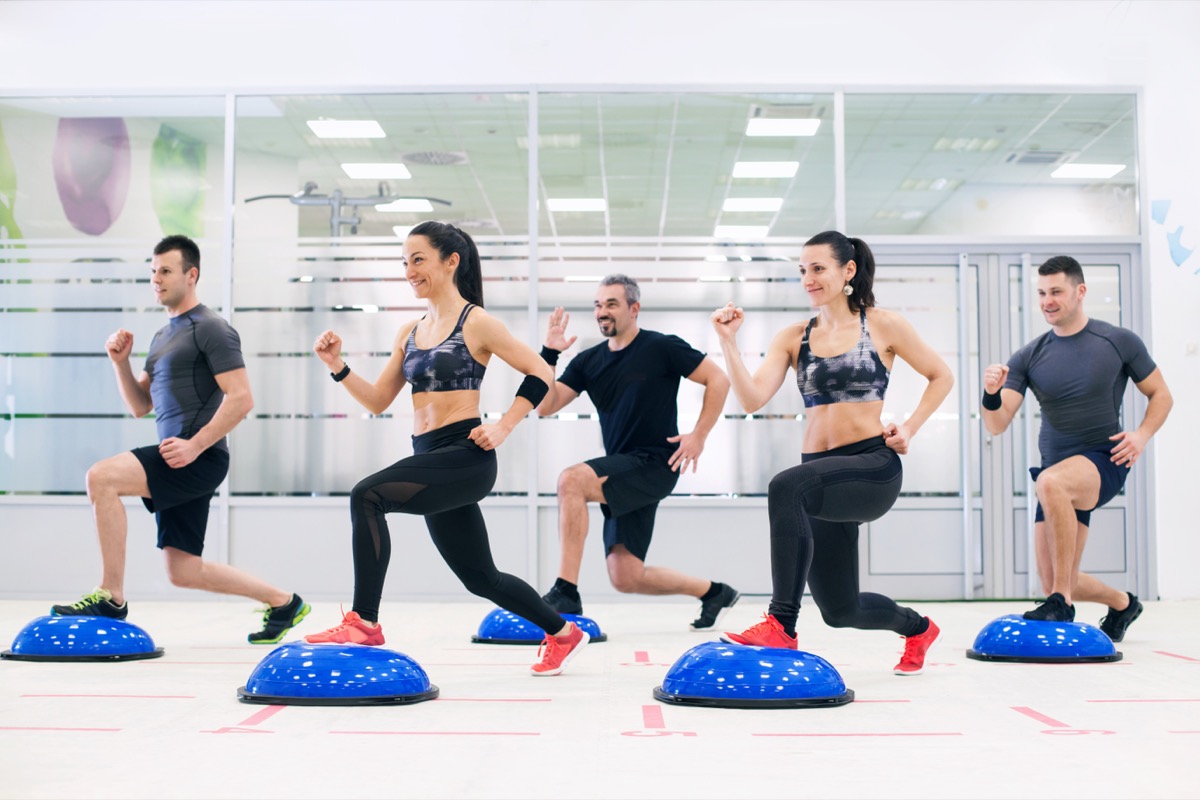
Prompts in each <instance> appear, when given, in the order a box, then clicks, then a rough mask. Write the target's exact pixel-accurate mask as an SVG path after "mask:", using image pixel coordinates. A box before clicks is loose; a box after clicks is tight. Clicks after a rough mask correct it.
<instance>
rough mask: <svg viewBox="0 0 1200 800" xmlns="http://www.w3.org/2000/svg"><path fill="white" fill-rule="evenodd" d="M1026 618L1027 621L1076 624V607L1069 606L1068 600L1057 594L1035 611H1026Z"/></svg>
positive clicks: (1047, 599) (1048, 598)
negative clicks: (1036, 620) (1037, 620)
mask: <svg viewBox="0 0 1200 800" xmlns="http://www.w3.org/2000/svg"><path fill="white" fill-rule="evenodd" d="M1024 616H1025V619H1040V620H1042V621H1044V622H1074V621H1075V606H1069V605H1067V599H1066V598H1065V597H1063V596H1062V595H1061V594H1059V593H1058V592H1055V593H1054V594H1052V595H1050V596H1049V597H1047V598H1046V601H1045V602H1044V603H1042V604H1041V605H1040V606H1038V607H1037V608H1035V609H1034V610H1033V611H1026V612H1025V615H1024Z"/></svg>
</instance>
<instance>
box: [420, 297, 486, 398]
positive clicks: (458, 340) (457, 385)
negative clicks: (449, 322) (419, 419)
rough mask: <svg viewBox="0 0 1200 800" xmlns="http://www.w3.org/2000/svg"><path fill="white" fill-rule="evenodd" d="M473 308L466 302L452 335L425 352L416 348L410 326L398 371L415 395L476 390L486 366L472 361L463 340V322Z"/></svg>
mask: <svg viewBox="0 0 1200 800" xmlns="http://www.w3.org/2000/svg"><path fill="white" fill-rule="evenodd" d="M474 307H475V306H474V304H472V303H467V307H466V308H464V309H463V310H462V313H461V314H459V316H458V324H456V325H455V326H454V330H453V331H452V332H451V334H450V335H449V336H447V337H446V340H445V341H443V342H442V343H441V344H439V345H435V346H434V347H431V348H429V349H428V350H421V349H419V348H418V347H417V344H416V342H417V326H416V325H413V329H412V332H411V333H409V334H408V343H407V344H405V345H404V363H403V365H402V367H401V370H402V372H403V373H404V379H405V380H406V381H408V382H409V383H410V384H412V390H413V393H414V394H416V393H417V392H456V391H461V390H464V389H474V390H478V389H479V386H480V385H481V384H482V383H483V373H484V371H485V370H486V369H487V367H485V366H484V365H483V364H480V363H479V362H478V361H476V360H475V357H474V356H473V355H471V351H470V350H468V349H467V341H466V339H464V338H463V323H464V322H466V321H467V314H469V313H471V309H472V308H474ZM421 319H425V318H424V317H421Z"/></svg>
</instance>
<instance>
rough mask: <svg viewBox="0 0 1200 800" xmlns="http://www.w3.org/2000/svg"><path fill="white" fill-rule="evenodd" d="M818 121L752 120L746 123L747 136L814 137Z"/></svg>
mask: <svg viewBox="0 0 1200 800" xmlns="http://www.w3.org/2000/svg"><path fill="white" fill-rule="evenodd" d="M820 126H821V120H819V119H752V120H750V121H749V122H747V123H746V135H747V136H814V135H816V133H817V128H819V127H820Z"/></svg>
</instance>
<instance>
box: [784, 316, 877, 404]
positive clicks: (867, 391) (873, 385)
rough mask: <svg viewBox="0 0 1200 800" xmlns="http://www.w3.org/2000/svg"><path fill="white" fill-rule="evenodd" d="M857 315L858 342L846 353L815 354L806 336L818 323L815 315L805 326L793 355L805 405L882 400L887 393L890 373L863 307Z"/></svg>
mask: <svg viewBox="0 0 1200 800" xmlns="http://www.w3.org/2000/svg"><path fill="white" fill-rule="evenodd" d="M860 318H861V320H862V332H861V333H860V334H859V336H858V342H857V343H856V344H855V345H854V347H851V348H850V349H849V350H848V351H846V352H845V353H842V354H841V355H836V356H829V357H828V358H823V357H821V356H814V355H813V353H812V350H810V349H809V346H808V336H809V334H810V333H811V332H812V329H813V326H814V325H816V324H817V317H813V318H812V319H811V320H810V321H809V323H808V327H806V328H805V329H804V338H803V339H802V340H801V341H800V356H799V358H797V359H796V384H797V385H798V386H799V387H800V394H801V395H802V396H803V397H804V407H805V408H812V407H813V406H826V405H830V404H831V403H870V402H873V401H875V400H882V399H883V396H884V395H885V394H886V393H887V387H888V379H889V377H890V376H889V374H888V369H887V367H885V366H884V365H883V361H881V360H880V358H879V353H878V352H877V351H876V350H875V343H874V342H872V341H871V334H870V333H868V332H867V311H866V309H863V310H862V311H861V312H860Z"/></svg>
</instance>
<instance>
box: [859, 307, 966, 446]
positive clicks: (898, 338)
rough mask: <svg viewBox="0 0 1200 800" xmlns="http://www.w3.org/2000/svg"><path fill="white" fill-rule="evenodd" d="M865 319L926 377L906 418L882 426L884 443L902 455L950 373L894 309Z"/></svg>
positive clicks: (945, 391)
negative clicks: (919, 393) (913, 407)
mask: <svg viewBox="0 0 1200 800" xmlns="http://www.w3.org/2000/svg"><path fill="white" fill-rule="evenodd" d="M869 321H870V323H871V324H872V326H874V327H877V328H878V329H879V330H880V333H881V334H883V335H882V336H881V337H880V338H882V339H883V340H884V341H885V342H887V345H888V349H889V350H891V351H892V352H893V353H895V354H896V356H897V357H899V358H901V359H902V360H903V361H904V362H905V363H906V364H908V365H909V366H910V367H912V368H913V369H915V370H916V371H917V372H918V373H919V374H921V375H922V376H924V378H925V380H927V381H929V385H928V386H926V387H925V392H924V393H923V394H922V395H921V402H919V403H917V407H916V409H915V410H914V411H913V412H912V414H911V415H910V416H909V417H908V419H906V420H904V421H903V422H901V423H900V424H899V425H897V424H895V423H889V424H888V425H887V426H886V427H885V428H884V432H883V435H884V439H885V440H886V442H887V446H888V447H890V448H892V449H893V450H895V451H896V452H897V453H900V454H901V455H903V454H904V453H907V452H908V445H909V443H910V442H911V441H912V437H913V436H915V435H916V433H917V431H919V430H920V429H921V426H922V425H924V424H925V422H926V421H927V420H928V419H929V418H930V417H931V416H932V415H933V412H934V411H936V410H937V408H938V406H940V405H941V404H942V401H943V400H945V399H946V396H947V395H949V394H950V390H951V389H952V388H953V387H954V375H953V374H952V373H951V372H950V366H949V365H948V364H947V363H946V362H945V361H944V360H943V359H942V357H941V356H939V355H938V354H937V353H936V352H934V350H933V348H932V347H930V346H929V345H928V344H927V343H926V342H925V340H924V339H922V338H921V337H920V335H918V334H917V331H916V329H915V328H913V326H912V324H911V323H909V321H908V320H906V319H905V318H904V317H902V316H900V315H899V314H897V313H895V312H894V311H883V310H876V311H875V312H874V313H873V314H871V316H870V318H869Z"/></svg>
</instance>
